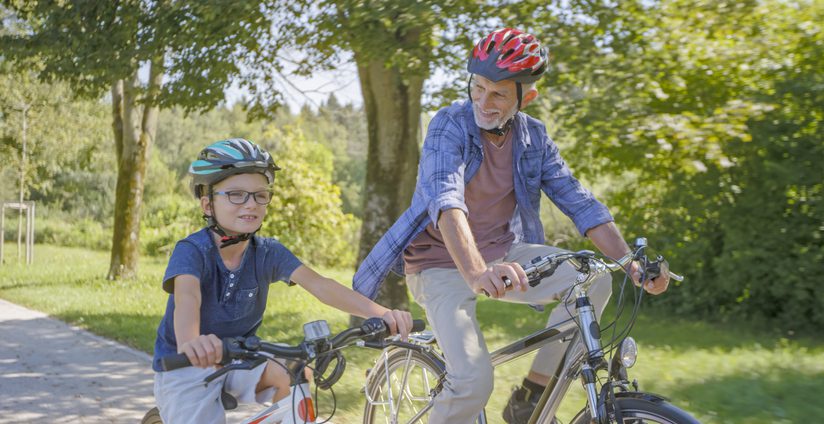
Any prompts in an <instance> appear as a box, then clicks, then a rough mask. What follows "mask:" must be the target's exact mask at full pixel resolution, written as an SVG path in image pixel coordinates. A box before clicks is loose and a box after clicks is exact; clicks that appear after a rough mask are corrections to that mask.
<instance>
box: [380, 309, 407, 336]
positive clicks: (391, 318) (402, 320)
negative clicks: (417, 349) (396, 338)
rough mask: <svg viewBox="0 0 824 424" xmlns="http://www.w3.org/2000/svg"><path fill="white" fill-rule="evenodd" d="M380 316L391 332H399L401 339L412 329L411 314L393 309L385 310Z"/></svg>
mask: <svg viewBox="0 0 824 424" xmlns="http://www.w3.org/2000/svg"><path fill="white" fill-rule="evenodd" d="M381 318H383V320H384V321H385V322H386V324H387V325H388V326H389V331H391V332H392V334H398V333H400V335H401V340H403V341H406V340H407V339H408V338H409V331H410V330H412V314H410V313H409V312H406V311H399V310H397V309H393V310H391V311H386V313H384V314H383V316H382V317H381Z"/></svg>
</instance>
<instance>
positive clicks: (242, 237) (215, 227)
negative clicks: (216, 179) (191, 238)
mask: <svg viewBox="0 0 824 424" xmlns="http://www.w3.org/2000/svg"><path fill="white" fill-rule="evenodd" d="M209 204H210V205H214V204H215V203H214V193H212V187H209ZM203 219H205V220H206V225H207V226H208V227H209V229H211V230H212V231H214V232H215V234H217V235H219V236H220V248H221V249H223V248H224V247H227V246H231V245H233V244H238V243H240V242H242V241H246V240H249V239H250V238H252V236H253V235H255V233H256V232H258V230H260V227H258V228H257V230H255V231H252V232H251V233H244V234H238V235H236V236H230V235H228V234H226V230H224V229H223V227H221V226H220V224H219V223H218V222H217V217H216V216H215V208H214V207H213V208H212V215H206V214H203ZM261 226H262V225H261Z"/></svg>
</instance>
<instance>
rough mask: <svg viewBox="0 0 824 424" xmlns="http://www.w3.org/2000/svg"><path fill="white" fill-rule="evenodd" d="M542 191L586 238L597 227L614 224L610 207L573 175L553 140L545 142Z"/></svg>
mask: <svg viewBox="0 0 824 424" xmlns="http://www.w3.org/2000/svg"><path fill="white" fill-rule="evenodd" d="M541 188H542V189H543V191H544V193H546V195H547V196H549V198H550V200H552V202H553V203H555V205H556V206H558V209H560V210H561V211H562V212H563V213H564V214H566V215H567V216H568V217H570V219H572V222H573V223H575V227H576V228H577V229H578V232H580V233H581V235H583V236H585V235H586V232H587V231H589V230H590V229H592V228H594V227H597V226H598V225H601V224H604V223H607V222H612V221H614V219H613V217H612V214H610V213H609V210H608V209H607V207H606V206H605V205H604V204H603V203H601V202H599V201H598V200H597V199H596V198H595V196H594V195H593V194H592V192H590V191H589V190H587V189H586V188H584V186H583V185H581V183H580V182H579V181H578V180H577V179H576V178H575V177H574V176H573V175H572V172H571V171H570V170H569V167H568V166H567V165H566V162H564V159H563V158H562V157H561V154H560V152H559V151H558V146H556V145H555V143H554V142H552V140H547V143H546V154H545V156H544V160H543V167H542V170H541Z"/></svg>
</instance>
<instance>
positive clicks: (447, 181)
mask: <svg viewBox="0 0 824 424" xmlns="http://www.w3.org/2000/svg"><path fill="white" fill-rule="evenodd" d="M464 137H466V136H465V134H464V132H463V131H461V128H460V126H459V125H458V123H457V122H455V120H454V119H453V118H452V117H450V116H449V115H447V114H446V113H445V112H444V111H441V112H440V113H438V114H437V115H435V117H434V118H433V119H432V122H431V123H430V124H429V131H428V132H427V134H426V139H425V140H424V143H423V152H422V154H421V166H420V168H419V172H420V175H418V181H419V182H421V187H422V189H423V194H424V195H425V196H426V200H427V213H428V214H429V218H430V219H431V220H432V224H433V225H434V226H435V228H437V227H438V217H439V215H440V213H441V211H444V210H447V209H460V210H462V211H463V212H464V213H468V212H467V208H466V203H465V201H464V171H465V168H466V164H465V161H464V158H463V138H464Z"/></svg>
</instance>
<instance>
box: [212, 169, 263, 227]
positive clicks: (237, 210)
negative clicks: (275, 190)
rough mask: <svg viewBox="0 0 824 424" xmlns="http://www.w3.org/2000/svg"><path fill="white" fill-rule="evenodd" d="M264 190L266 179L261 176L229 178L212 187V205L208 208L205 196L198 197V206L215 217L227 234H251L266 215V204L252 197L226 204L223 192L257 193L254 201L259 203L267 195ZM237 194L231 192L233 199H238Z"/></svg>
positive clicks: (226, 196)
mask: <svg viewBox="0 0 824 424" xmlns="http://www.w3.org/2000/svg"><path fill="white" fill-rule="evenodd" d="M268 190H269V186H268V185H267V181H266V177H264V176H263V175H261V174H238V175H233V176H231V177H229V178H226V179H225V180H223V181H221V182H219V183H217V184H215V185H214V186H213V187H212V191H213V192H214V196H213V198H214V204H212V205H210V204H209V197H208V196H203V197H201V198H200V206H201V208H202V209H203V213H205V214H206V215H210V216H215V217H216V218H217V220H218V223H219V224H220V226H221V227H223V229H224V230H225V231H226V232H227V234H228V235H236V234H244V233H251V232H253V231H255V230H257V229H258V228H260V224H261V223H262V222H263V217H264V216H265V215H266V205H261V204H259V203H258V202H256V201H255V198H254V196H252V195H249V196H248V199H246V202H245V203H243V204H240V205H236V204H234V203H232V202H230V201H229V196H228V195H227V194H226V193H231V192H238V191H242V192H249V193H259V195H258V200H263V196H268V195H269V193H268ZM264 193H265V194H264ZM238 194H239V193H234V196H233V197H239V196H238ZM240 194H241V195H242V194H245V193H240Z"/></svg>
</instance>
